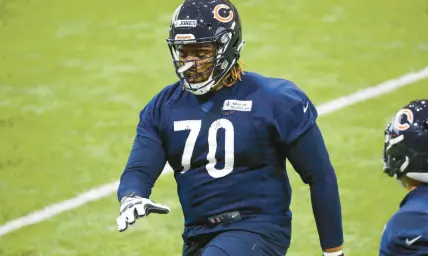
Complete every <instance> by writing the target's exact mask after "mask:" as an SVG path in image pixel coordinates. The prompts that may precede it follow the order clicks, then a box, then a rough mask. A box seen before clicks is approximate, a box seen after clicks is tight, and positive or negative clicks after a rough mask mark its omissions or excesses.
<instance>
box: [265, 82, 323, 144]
mask: <svg viewBox="0 0 428 256" xmlns="http://www.w3.org/2000/svg"><path fill="white" fill-rule="evenodd" d="M272 103H273V104H274V106H273V123H274V126H275V131H276V134H277V136H276V142H277V143H280V144H290V143H292V142H293V141H295V140H296V139H297V138H298V137H300V136H301V135H302V134H303V133H305V132H306V131H308V130H309V128H311V127H312V126H313V124H314V123H315V122H316V119H317V117H318V113H317V110H316V108H315V106H314V105H313V104H312V102H311V100H310V99H309V98H308V96H307V95H306V94H305V93H304V92H303V91H302V90H300V89H299V88H298V87H297V86H296V85H295V84H293V83H292V82H289V81H287V82H286V83H284V84H283V85H282V86H279V87H278V88H277V90H276V95H275V96H274V100H273V101H272Z"/></svg>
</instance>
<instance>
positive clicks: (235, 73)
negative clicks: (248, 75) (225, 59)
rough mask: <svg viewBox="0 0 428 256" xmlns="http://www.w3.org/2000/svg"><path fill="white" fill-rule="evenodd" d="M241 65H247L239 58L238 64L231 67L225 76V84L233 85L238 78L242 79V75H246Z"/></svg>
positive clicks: (227, 85)
mask: <svg viewBox="0 0 428 256" xmlns="http://www.w3.org/2000/svg"><path fill="white" fill-rule="evenodd" d="M241 66H246V65H245V63H244V62H243V61H241V60H238V61H237V62H236V64H235V65H234V66H233V67H232V68H231V69H230V71H229V73H227V75H226V76H225V77H224V78H223V81H222V83H223V86H226V87H231V86H232V85H234V84H235V83H236V82H237V81H238V80H239V81H242V76H243V75H245V73H244V70H243V69H242V67H241Z"/></svg>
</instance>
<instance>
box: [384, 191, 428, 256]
mask: <svg viewBox="0 0 428 256" xmlns="http://www.w3.org/2000/svg"><path fill="white" fill-rule="evenodd" d="M379 255H381V256H392V255H394V256H395V255H400V256H406V255H414V256H422V255H428V185H422V186H419V187H417V188H416V189H414V190H412V191H410V192H409V194H408V195H407V196H406V197H405V198H404V199H403V201H402V202H401V204H400V209H399V210H398V211H397V212H396V213H395V214H394V215H393V216H392V217H391V219H390V220H389V221H388V223H387V224H386V226H385V229H384V232H383V235H382V240H381V245H380V254H379Z"/></svg>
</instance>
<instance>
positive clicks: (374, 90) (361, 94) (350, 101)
mask: <svg viewBox="0 0 428 256" xmlns="http://www.w3.org/2000/svg"><path fill="white" fill-rule="evenodd" d="M427 78H428V67H426V68H424V69H422V70H420V71H418V72H414V73H408V74H405V75H403V76H401V77H398V78H395V79H392V80H388V81H386V82H383V83H381V84H378V85H376V86H373V87H369V88H367V89H364V90H361V91H358V92H355V93H352V94H350V95H348V96H345V97H340V98H338V99H335V100H332V101H330V102H327V103H324V104H321V105H320V106H317V109H318V113H319V115H320V116H322V115H326V114H329V113H332V112H334V111H337V110H340V109H342V108H345V107H348V106H351V105H354V104H356V103H358V102H362V101H366V100H368V99H372V98H375V97H378V96H380V95H383V94H386V93H389V92H392V91H394V90H397V89H399V88H401V87H404V86H407V85H410V84H412V83H415V82H417V81H420V80H423V79H427ZM170 172H171V168H168V166H166V167H165V169H164V171H163V173H162V174H166V173H170ZM118 184H119V182H118V181H114V182H111V183H108V184H105V185H103V186H100V187H96V188H93V189H91V190H88V191H86V192H84V193H82V194H80V195H78V196H76V197H74V198H71V199H68V200H65V201H62V202H59V203H55V204H51V205H49V206H46V207H45V208H44V209H41V210H37V211H34V212H32V213H30V214H28V215H26V216H23V217H20V218H18V219H15V220H12V221H9V222H7V223H5V224H4V225H1V226H0V236H3V235H5V234H7V233H9V232H12V231H15V230H18V229H20V228H23V227H26V226H29V225H33V224H36V223H39V222H42V221H44V220H47V219H50V218H52V217H54V216H56V215H58V214H60V213H63V212H66V211H70V210H73V209H75V208H77V207H79V206H82V205H84V204H87V203H89V202H92V201H95V200H99V199H101V198H104V197H107V196H110V195H111V194H113V193H115V192H116V189H117V186H118Z"/></svg>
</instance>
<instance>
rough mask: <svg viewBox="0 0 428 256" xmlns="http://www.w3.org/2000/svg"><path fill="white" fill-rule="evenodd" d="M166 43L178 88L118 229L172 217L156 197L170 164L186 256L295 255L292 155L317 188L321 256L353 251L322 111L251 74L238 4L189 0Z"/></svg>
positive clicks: (148, 123) (131, 167) (150, 114)
mask: <svg viewBox="0 0 428 256" xmlns="http://www.w3.org/2000/svg"><path fill="white" fill-rule="evenodd" d="M167 43H168V46H169V49H170V52H171V56H172V61H173V64H174V67H175V70H176V74H177V76H178V78H179V81H177V82H175V83H173V84H171V85H169V86H167V87H165V88H164V89H163V90H162V91H161V92H159V93H158V94H157V95H156V96H154V98H153V99H152V100H151V101H150V102H149V103H148V104H147V105H146V106H145V108H144V109H143V110H142V111H141V113H140V120H139V124H138V126H137V134H136V137H135V141H134V145H133V148H132V150H131V153H130V156H129V159H128V163H127V165H126V167H125V170H124V172H123V174H122V176H121V179H120V186H119V188H118V198H119V200H120V202H121V206H120V216H119V217H118V219H117V224H118V229H119V230H120V231H124V230H126V228H127V227H128V224H133V223H134V222H135V220H136V219H137V218H141V217H144V216H147V215H148V214H149V213H161V214H166V213H168V212H169V208H168V207H167V206H164V205H161V204H158V203H155V202H153V201H152V200H151V199H150V194H151V190H152V187H153V186H154V184H155V182H156V179H157V178H158V177H159V175H160V174H161V172H162V169H163V167H164V166H165V163H166V162H168V163H169V164H170V166H171V167H172V169H173V170H174V177H175V180H176V182H177V185H178V195H179V199H180V203H181V206H182V210H183V214H184V218H185V226H184V232H183V236H182V237H183V240H184V246H183V255H185V256H193V255H203V256H210V255H218V256H221V255H233V256H241V255H271V256H273V255H285V253H286V252H287V249H288V247H289V244H290V238H291V211H290V200H291V188H290V183H289V179H288V176H287V172H286V165H285V161H286V159H288V160H289V161H290V162H291V164H292V165H293V166H294V169H295V170H296V171H297V172H298V173H299V174H300V176H301V178H302V180H303V182H305V183H306V184H308V185H309V186H310V191H311V199H312V207H313V212H314V216H315V221H316V225H317V228H318V233H319V237H320V244H321V248H322V251H323V252H321V250H320V254H321V253H323V254H324V255H332V256H336V255H343V254H342V244H343V234H342V217H341V205H340V199H339V192H338V184H337V180H336V175H335V171H334V168H333V167H332V164H331V162H330V159H329V155H328V152H327V149H326V146H325V144H324V141H323V137H322V135H321V132H320V129H319V128H318V126H317V123H316V119H317V111H316V109H315V107H314V105H313V104H312V103H311V101H310V100H309V98H308V97H307V96H306V95H305V93H304V92H302V91H301V90H300V89H299V88H298V87H297V86H296V85H295V84H293V83H292V82H291V81H289V80H284V79H279V78H269V77H265V76H262V75H259V74H257V73H253V72H243V70H242V67H241V64H240V62H239V58H240V53H241V50H242V48H243V45H244V41H243V39H242V31H241V21H240V18H239V14H238V11H237V10H236V8H235V6H234V5H233V4H232V3H231V2H230V1H227V0H185V1H184V2H183V3H182V4H181V5H180V6H179V7H178V8H177V9H176V10H175V12H174V14H173V17H172V21H171V25H170V29H169V37H168V38H167Z"/></svg>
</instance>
